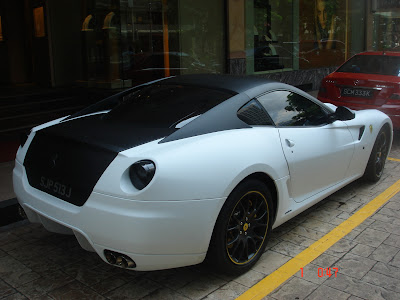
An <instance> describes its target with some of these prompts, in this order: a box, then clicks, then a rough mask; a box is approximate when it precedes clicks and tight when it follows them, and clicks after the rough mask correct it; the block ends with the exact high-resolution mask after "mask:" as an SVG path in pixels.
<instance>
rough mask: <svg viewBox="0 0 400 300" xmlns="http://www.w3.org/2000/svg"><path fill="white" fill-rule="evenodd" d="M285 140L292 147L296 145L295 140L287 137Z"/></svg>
mask: <svg viewBox="0 0 400 300" xmlns="http://www.w3.org/2000/svg"><path fill="white" fill-rule="evenodd" d="M285 141H286V144H287V145H288V146H289V147H290V148H292V147H293V146H294V142H293V141H292V140H289V139H286V140H285Z"/></svg>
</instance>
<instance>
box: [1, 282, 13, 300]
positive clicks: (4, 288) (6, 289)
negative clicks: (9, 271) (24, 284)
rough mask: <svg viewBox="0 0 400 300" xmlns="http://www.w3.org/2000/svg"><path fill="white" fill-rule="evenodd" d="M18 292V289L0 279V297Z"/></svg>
mask: <svg viewBox="0 0 400 300" xmlns="http://www.w3.org/2000/svg"><path fill="white" fill-rule="evenodd" d="M14 293H16V290H15V289H13V288H12V287H11V286H9V285H8V284H7V283H5V282H4V281H3V280H1V279H0V299H2V298H3V297H6V296H9V295H11V294H14Z"/></svg>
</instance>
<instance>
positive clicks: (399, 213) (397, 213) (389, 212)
mask: <svg viewBox="0 0 400 300" xmlns="http://www.w3.org/2000/svg"><path fill="white" fill-rule="evenodd" d="M379 213H380V214H383V215H387V216H389V217H395V218H397V219H400V211H397V210H393V209H388V208H382V209H381V210H380V211H379Z"/></svg>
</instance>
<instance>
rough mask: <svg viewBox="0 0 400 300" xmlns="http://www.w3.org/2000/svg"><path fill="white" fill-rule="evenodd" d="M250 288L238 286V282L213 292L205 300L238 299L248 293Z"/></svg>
mask: <svg viewBox="0 0 400 300" xmlns="http://www.w3.org/2000/svg"><path fill="white" fill-rule="evenodd" d="M247 290H248V288H247V287H246V286H244V285H241V284H238V283H236V282H230V283H228V284H226V285H224V286H222V287H221V288H219V289H218V290H216V291H214V292H212V293H211V294H209V295H208V296H207V297H206V298H205V299H206V300H219V299H224V300H229V299H232V300H234V299H236V298H237V297H239V296H240V295H241V294H243V293H244V292H246V291H247Z"/></svg>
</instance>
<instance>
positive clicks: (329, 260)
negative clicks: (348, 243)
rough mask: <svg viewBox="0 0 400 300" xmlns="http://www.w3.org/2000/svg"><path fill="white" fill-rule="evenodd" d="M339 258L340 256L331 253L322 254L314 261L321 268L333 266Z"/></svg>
mask: <svg viewBox="0 0 400 300" xmlns="http://www.w3.org/2000/svg"><path fill="white" fill-rule="evenodd" d="M338 260H339V258H338V257H336V256H333V255H329V254H325V253H323V254H321V255H320V256H318V257H317V258H316V259H314V260H313V261H312V263H313V264H314V265H317V266H318V267H321V268H325V269H326V268H329V267H332V266H333V265H334V264H335V263H336V262H337V261H338Z"/></svg>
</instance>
